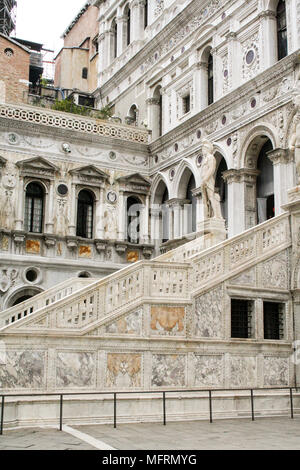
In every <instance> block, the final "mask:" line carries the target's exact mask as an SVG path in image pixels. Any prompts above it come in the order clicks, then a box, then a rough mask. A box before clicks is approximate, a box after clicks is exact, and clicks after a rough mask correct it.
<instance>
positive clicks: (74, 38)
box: [64, 6, 99, 52]
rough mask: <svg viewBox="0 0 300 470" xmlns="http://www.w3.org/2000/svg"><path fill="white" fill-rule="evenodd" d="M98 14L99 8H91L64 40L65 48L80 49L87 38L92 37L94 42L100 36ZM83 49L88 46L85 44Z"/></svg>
mask: <svg viewBox="0 0 300 470" xmlns="http://www.w3.org/2000/svg"><path fill="white" fill-rule="evenodd" d="M98 13H99V10H98V8H97V7H93V6H90V7H89V8H88V9H87V10H86V11H85V12H84V13H83V15H82V16H81V17H80V19H79V20H78V21H77V23H76V24H75V25H74V26H73V28H72V29H71V31H70V32H69V33H68V34H67V36H66V37H65V38H64V46H65V47H74V46H77V47H78V46H80V45H81V44H82V43H83V41H85V39H86V38H87V37H90V38H91V41H92V40H93V39H94V37H95V36H96V35H97V34H98V29H99V24H98V21H97V18H98ZM83 47H88V45H87V44H86V43H85V45H84V46H83ZM91 52H92V51H91Z"/></svg>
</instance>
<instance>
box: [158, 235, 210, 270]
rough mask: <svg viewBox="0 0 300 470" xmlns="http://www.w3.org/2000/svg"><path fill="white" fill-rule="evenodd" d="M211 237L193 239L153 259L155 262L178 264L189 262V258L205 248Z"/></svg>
mask: <svg viewBox="0 0 300 470" xmlns="http://www.w3.org/2000/svg"><path fill="white" fill-rule="evenodd" d="M210 239H211V237H210V236H209V235H208V236H206V235H204V236H203V237H200V238H195V239H194V240H191V241H190V242H187V243H184V245H181V246H178V247H177V248H174V249H173V250H170V251H167V252H166V253H163V254H162V255H160V256H158V257H157V258H155V261H168V262H178V263H184V262H187V261H189V258H191V257H192V256H195V255H197V254H199V253H201V251H203V250H204V249H205V248H207V247H208V246H207V241H208V240H210Z"/></svg>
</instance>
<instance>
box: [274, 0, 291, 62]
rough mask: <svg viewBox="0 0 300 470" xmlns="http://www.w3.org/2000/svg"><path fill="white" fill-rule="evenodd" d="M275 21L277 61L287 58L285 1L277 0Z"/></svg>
mask: <svg viewBox="0 0 300 470" xmlns="http://www.w3.org/2000/svg"><path fill="white" fill-rule="evenodd" d="M276 20H277V54H278V60H281V59H283V57H285V56H287V53H288V50H287V28H286V9H285V1H284V0H279V2H278V5H277V11H276Z"/></svg>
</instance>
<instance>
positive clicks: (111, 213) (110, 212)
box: [103, 206, 117, 240]
mask: <svg viewBox="0 0 300 470" xmlns="http://www.w3.org/2000/svg"><path fill="white" fill-rule="evenodd" d="M103 229H104V233H105V238H106V239H108V240H116V238H117V215H116V210H115V208H114V207H108V206H106V207H105V211H104V216H103Z"/></svg>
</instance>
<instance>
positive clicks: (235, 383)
mask: <svg viewBox="0 0 300 470" xmlns="http://www.w3.org/2000/svg"><path fill="white" fill-rule="evenodd" d="M256 377H257V367H256V358H255V357H250V356H249V357H248V356H231V357H230V380H231V382H230V383H231V386H232V387H247V388H249V387H255V386H256Z"/></svg>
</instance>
